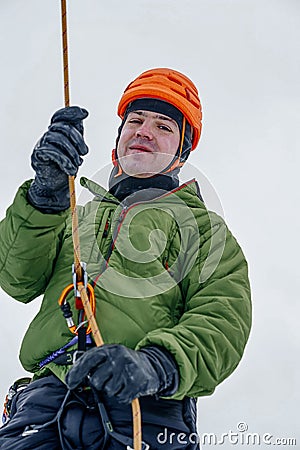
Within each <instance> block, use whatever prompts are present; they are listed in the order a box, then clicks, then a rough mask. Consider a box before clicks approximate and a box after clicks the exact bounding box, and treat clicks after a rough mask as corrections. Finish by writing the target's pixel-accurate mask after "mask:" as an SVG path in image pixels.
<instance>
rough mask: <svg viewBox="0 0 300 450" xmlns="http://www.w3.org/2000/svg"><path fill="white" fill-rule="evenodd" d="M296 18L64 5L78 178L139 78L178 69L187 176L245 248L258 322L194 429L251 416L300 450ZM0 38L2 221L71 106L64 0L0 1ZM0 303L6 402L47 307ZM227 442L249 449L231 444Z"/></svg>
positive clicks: (132, 0) (200, 6) (209, 1)
mask: <svg viewBox="0 0 300 450" xmlns="http://www.w3.org/2000/svg"><path fill="white" fill-rule="evenodd" d="M299 23H300V2H299V1H298V0H185V1H183V0H182V1H179V0H127V1H122V0H110V1H109V2H108V1H106V2H104V1H99V0H85V1H82V0H81V1H80V0H72V1H69V7H68V24H69V46H70V83H71V104H74V105H80V106H83V107H85V108H87V109H88V110H89V112H90V116H89V118H88V119H87V120H86V127H85V129H86V134H85V136H86V140H87V143H88V145H89V147H90V154H89V155H88V156H87V157H86V160H85V163H84V165H83V167H82V168H81V169H80V175H85V176H90V177H92V176H93V174H94V173H95V168H99V169H100V168H101V167H104V168H105V170H104V171H103V173H104V174H107V172H108V171H109V169H110V154H111V149H112V148H113V146H114V140H115V137H116V129H117V126H118V124H119V119H118V118H117V116H116V106H117V102H118V100H119V98H120V96H121V93H122V91H123V90H124V88H125V87H126V86H127V84H128V83H129V82H130V81H131V80H132V79H133V78H134V77H136V76H137V75H138V74H139V73H141V72H142V71H144V70H147V69H149V68H152V67H171V68H174V69H177V70H179V71H182V72H184V73H185V74H186V75H188V76H189V77H190V78H191V79H192V80H193V81H194V82H195V84H196V85H197V86H198V89H199V92H200V97H201V101H202V105H203V116H204V120H203V135H202V137H201V140H200V144H199V146H198V148H197V150H196V151H195V152H194V153H193V155H192V156H191V158H190V160H189V163H190V165H189V168H188V172H189V173H188V174H187V175H186V176H188V177H192V176H195V175H196V177H197V178H198V179H199V181H200V184H201V185H202V190H203V192H204V196H205V197H206V199H205V200H206V201H207V204H208V205H209V206H211V207H214V206H216V209H217V210H218V212H220V211H221V210H222V211H223V212H222V214H223V215H224V217H225V219H226V221H227V224H228V226H229V228H230V229H231V230H232V232H233V233H234V235H235V236H236V238H237V239H238V241H239V242H240V244H241V246H242V248H243V250H244V252H245V255H246V257H247V259H248V262H249V267H250V278H251V284H252V292H253V308H254V322H253V328H252V332H251V336H250V339H249V343H248V345H247V348H246V351H245V354H244V358H243V360H242V362H241V364H240V365H239V366H238V368H237V370H236V371H235V372H234V374H233V375H232V376H231V377H229V379H227V380H226V381H225V382H223V383H222V384H221V385H220V386H219V387H218V388H217V389H216V391H215V393H214V394H213V395H212V396H211V397H207V398H203V399H200V401H199V402H198V404H199V432H200V433H204V432H214V433H216V434H218V435H220V434H221V433H227V432H229V431H230V430H232V431H237V424H238V423H239V422H245V423H247V425H248V432H256V433H260V434H261V435H263V433H270V434H272V435H274V438H276V437H278V438H282V437H283V438H288V437H290V438H297V439H298V445H300V435H299V431H298V430H299V401H300V398H299V388H298V385H299V378H300V377H299V375H300V374H299V359H300V348H299V347H300V343H299V342H300V340H299V337H300V326H299V292H300V278H299V239H298V233H299V227H300V223H299V222H300V221H299V203H300V195H299V192H300V189H299V182H298V180H299V175H298V172H299V167H300V164H299V163H300V158H299V124H300V103H299V100H300V98H299V97H300V95H299V94H300V89H299V87H300V81H299V80H300V73H299V72H300V71H299V67H300V64H299V62H300V61H299V60H300V26H299ZM0 30H1V34H0V46H1V70H0V86H1V87H0V89H1V97H0V98H1V102H0V124H1V130H0V139H1V167H2V170H1V177H0V184H1V202H0V208H1V211H0V212H1V217H4V215H5V210H6V208H7V207H8V206H9V205H10V203H11V202H12V200H13V197H14V195H15V192H16V190H17V188H18V186H19V185H20V184H21V183H22V182H23V181H24V180H25V179H28V178H31V177H32V176H33V171H32V169H31V167H30V154H31V151H32V148H33V146H34V144H35V142H36V141H37V140H38V138H39V137H40V135H41V134H42V133H43V132H44V131H45V129H46V127H47V125H48V123H49V119H50V117H51V115H52V114H53V112H54V111H55V110H56V109H58V108H60V107H62V106H63V87H62V86H63V83H62V57H61V34H60V33H61V31H60V1H59V0H57V1H55V0H43V1H40V0H26V2H24V1H21V0H1V1H0ZM190 174H191V175H190ZM216 199H217V201H216ZM218 202H220V203H218ZM220 205H221V206H220ZM0 298H1V313H0V321H1V328H0V330H1V338H0V355H1V368H0V377H1V378H0V379H1V383H0V402H2V400H1V398H4V396H5V394H6V390H7V388H8V386H9V385H10V384H11V383H12V382H13V381H14V379H16V378H18V377H20V376H22V375H24V374H25V373H26V372H24V370H23V369H22V368H21V366H20V364H19V362H18V351H19V346H20V343H21V339H22V336H23V334H24V332H25V330H26V328H27V326H28V324H29V322H30V320H31V318H32V317H33V315H34V314H35V313H36V312H37V310H38V307H39V303H40V300H39V299H38V300H37V301H35V302H33V303H32V304H30V305H22V304H19V303H18V302H16V301H14V300H13V299H11V298H9V297H8V296H7V295H6V294H5V293H4V292H3V291H0ZM53 332H55V330H53ZM297 382H298V383H297ZM217 447H220V446H215V447H214V446H210V448H217ZM231 447H232V448H238V449H239V448H245V446H244V445H241V444H238V445H233V444H230V443H227V444H226V445H225V447H224V445H223V448H226V450H227V449H230V448H231ZM259 448H269V447H268V446H267V445H266V446H264V445H261V446H260V447H259ZM286 448H289V447H286ZM290 448H293V447H290ZM294 448H295V447H294Z"/></svg>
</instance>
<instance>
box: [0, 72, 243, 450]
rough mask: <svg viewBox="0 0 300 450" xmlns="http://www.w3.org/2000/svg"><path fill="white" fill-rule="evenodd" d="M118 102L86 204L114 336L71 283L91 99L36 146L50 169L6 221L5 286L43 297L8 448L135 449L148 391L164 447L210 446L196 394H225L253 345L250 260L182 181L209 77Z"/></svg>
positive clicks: (36, 157)
mask: <svg viewBox="0 0 300 450" xmlns="http://www.w3.org/2000/svg"><path fill="white" fill-rule="evenodd" d="M118 114H119V116H120V117H121V119H122V123H121V125H120V127H119V130H118V136H117V140H116V149H115V150H114V151H113V170H112V172H111V176H110V180H109V192H106V191H105V190H104V189H103V188H101V187H100V186H98V185H96V183H94V182H92V181H90V180H87V179H82V180H81V183H82V184H83V185H84V186H86V187H87V188H88V189H90V190H91V192H93V194H94V195H95V198H94V200H93V201H91V202H89V203H88V204H86V205H85V206H84V207H81V208H79V229H80V230H79V231H80V241H81V253H82V259H83V260H84V262H85V263H86V274H87V276H88V279H89V282H90V284H91V285H92V287H93V289H94V291H95V298H96V300H95V303H96V306H95V316H96V319H97V322H98V324H99V327H100V330H101V333H102V335H103V338H104V341H105V345H104V346H102V347H95V345H94V344H93V339H92V338H91V335H90V334H89V333H88V332H87V334H86V333H85V331H84V332H83V331H82V330H85V329H86V327H85V318H84V317H83V315H82V310H81V309H80V305H79V306H78V305H77V303H78V299H77V303H76V305H77V307H78V308H79V310H77V309H76V305H75V302H74V301H73V293H72V292H70V293H69V294H68V295H67V298H65V296H64V295H62V296H61V293H62V292H65V291H64V288H65V287H66V286H67V285H69V284H70V282H71V279H72V273H71V269H70V268H71V265H72V262H73V249H72V232H71V224H70V223H71V219H70V212H69V210H68V208H69V194H68V189H69V188H68V175H76V173H77V170H78V167H79V166H80V164H81V163H82V156H84V155H85V154H86V153H87V151H88V149H87V146H86V144H85V142H84V139H83V125H82V121H83V119H85V118H86V117H87V111H86V110H84V109H81V108H79V107H70V108H63V109H61V110H59V111H57V112H56V113H55V114H54V116H53V117H52V119H51V124H50V126H49V129H48V131H47V132H46V133H45V134H44V135H43V137H42V138H41V140H40V141H39V142H38V144H37V145H36V147H35V148H34V151H33V154H32V166H33V168H34V170H35V173H36V175H35V179H34V180H33V181H32V180H30V181H27V182H25V183H24V184H23V185H22V186H21V188H20V189H19V191H18V193H17V195H16V198H15V200H14V203H13V205H12V206H11V207H10V208H9V209H8V211H7V216H6V218H5V219H4V220H3V221H2V223H1V229H0V234H1V246H0V262H1V272H0V281H1V286H2V288H3V289H4V290H5V291H6V292H7V293H8V294H9V295H11V296H12V297H14V298H15V299H17V300H19V301H21V302H25V303H26V302H29V301H31V300H33V299H34V298H36V297H37V296H38V295H41V294H43V295H44V298H43V302H42V306H41V309H40V311H39V313H38V314H37V316H36V317H35V319H34V320H33V321H32V323H31V325H30V327H29V329H28V331H27V332H26V335H25V337H24V340H23V343H22V346H21V351H20V359H21V362H22V364H23V366H24V368H25V369H26V370H28V371H30V372H33V373H34V379H33V381H32V382H31V383H30V384H29V385H28V386H27V387H26V388H25V389H23V390H22V391H20V392H18V393H17V394H16V395H15V396H14V398H13V400H12V401H11V404H10V407H9V411H10V414H9V417H8V420H7V423H6V424H5V425H4V427H3V428H2V429H1V431H0V448H5V449H6V450H10V449H14V450H18V449H33V448H36V449H46V448H47V449H50V448H51V449H61V448H63V449H79V448H85V449H89V450H91V449H95V450H96V449H102V448H105V449H106V448H107V449H122V448H126V446H128V447H127V448H129V447H131V446H132V442H131V441H130V439H131V436H132V425H131V421H132V417H131V408H130V402H131V401H132V400H133V399H134V398H139V399H140V404H141V411H142V424H143V441H144V442H145V443H146V444H147V445H149V446H150V448H151V449H160V448H165V449H168V448H172V449H196V448H199V447H198V443H197V439H195V436H196V414H195V412H196V403H195V398H196V397H199V396H203V395H210V394H212V393H213V392H214V390H215V388H216V386H217V385H218V384H219V383H220V382H222V381H223V380H224V379H225V378H226V377H228V376H229V375H230V374H231V373H232V372H233V370H234V369H235V368H236V366H237V364H238V363H239V361H240V359H241V357H242V354H243V351H244V347H245V345H246V342H247V339H248V335H249V331H250V326H251V306H250V288H249V281H248V275H247V263H246V261H245V258H244V256H243V253H242V251H241V249H240V247H239V245H238V243H237V242H236V240H235V239H234V237H233V236H232V234H231V233H230V231H229V230H228V228H227V226H226V224H225V223H224V221H223V220H222V219H221V218H220V217H218V216H217V215H216V214H213V213H211V212H209V211H207V209H206V208H205V205H204V203H203V200H202V198H201V196H200V193H199V188H198V185H197V183H196V182H195V181H194V180H192V181H190V182H188V183H185V184H184V185H181V186H179V179H178V173H179V171H180V167H181V166H182V165H183V164H184V163H185V161H186V160H187V158H188V157H189V154H190V151H191V150H194V149H195V148H196V146H197V144H198V141H199V138H200V134H201V105H200V101H199V97H198V92H197V89H196V87H195V86H194V84H193V83H192V82H191V80H189V79H188V78H187V77H186V76H184V75H183V74H181V73H179V72H177V71H174V70H171V69H152V70H149V71H147V72H144V73H143V74H141V75H140V76H138V77H137V78H136V79H135V80H134V81H133V82H132V83H131V84H129V86H128V87H127V88H126V89H125V92H124V93H123V95H122V97H121V100H120V103H119V106H118ZM91 295H92V293H91ZM59 298H60V304H61V307H62V310H63V313H64V314H62V312H61V311H60V308H59V307H58V303H57V302H58V299H59ZM79 303H80V302H79ZM64 316H65V317H64ZM71 316H72V317H71ZM66 319H67V323H66ZM68 327H69V328H68ZM74 332H75V334H74ZM77 349H79V350H80V353H76V350H77ZM83 350H85V351H83ZM74 352H75V353H74ZM74 355H75V357H74ZM76 355H77V356H76ZM78 356H80V357H78ZM108 423H109V426H108V425H107V424H108ZM145 448H146V445H145Z"/></svg>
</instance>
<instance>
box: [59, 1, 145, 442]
mask: <svg viewBox="0 0 300 450" xmlns="http://www.w3.org/2000/svg"><path fill="white" fill-rule="evenodd" d="M61 24H62V44H63V65H64V100H65V106H66V107H68V106H70V92H69V63H68V36H67V5H66V0H61ZM69 191H70V207H71V214H72V237H73V247H74V270H75V272H76V274H77V284H78V291H79V294H80V298H81V301H82V304H83V308H84V311H85V315H86V317H87V320H88V322H89V326H90V327H91V332H92V334H93V337H94V340H95V343H96V345H97V347H100V346H101V345H103V344H104V341H103V339H102V336H101V333H100V330H99V328H98V324H97V322H96V319H95V315H94V313H93V310H92V307H91V304H90V301H89V296H88V293H87V289H86V287H85V286H84V284H83V283H80V282H82V278H83V277H82V267H81V264H80V260H81V258H80V241H79V230H78V213H77V207H76V193H75V177H74V176H69ZM132 416H133V443H134V445H133V446H134V450H141V449H142V425H141V410H140V404H139V400H138V399H137V398H136V399H134V400H133V401H132Z"/></svg>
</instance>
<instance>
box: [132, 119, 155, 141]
mask: <svg viewBox="0 0 300 450" xmlns="http://www.w3.org/2000/svg"><path fill="white" fill-rule="evenodd" d="M135 135H136V137H141V138H144V139H148V140H151V139H153V134H152V131H151V125H150V123H149V122H148V121H147V120H144V121H143V122H142V123H141V124H140V126H139V127H138V129H137V130H136V132H135Z"/></svg>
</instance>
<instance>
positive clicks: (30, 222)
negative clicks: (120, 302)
mask: <svg viewBox="0 0 300 450" xmlns="http://www.w3.org/2000/svg"><path fill="white" fill-rule="evenodd" d="M30 184H31V181H26V182H25V183H24V184H23V185H22V186H21V187H20V188H19V190H18V192H17V194H16V197H15V199H14V202H13V204H12V205H11V206H10V207H9V208H8V210H7V213H6V217H5V219H3V220H2V222H1V223H0V285H1V287H2V289H3V290H4V291H5V292H7V294H8V295H10V296H12V297H14V298H15V299H16V300H19V301H21V302H23V303H28V302H30V301H31V300H33V299H34V298H36V297H37V296H38V295H40V294H42V293H43V292H44V290H45V287H46V285H47V283H48V281H49V279H50V278H51V274H52V271H53V267H54V264H55V260H56V257H57V254H58V252H59V250H60V245H61V240H62V234H63V230H64V229H65V226H66V217H67V214H68V213H67V212H63V213H59V214H43V213H41V212H40V211H38V210H37V209H35V208H33V207H32V206H31V205H30V204H29V203H28V201H27V197H26V195H27V191H28V188H29V186H30Z"/></svg>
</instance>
